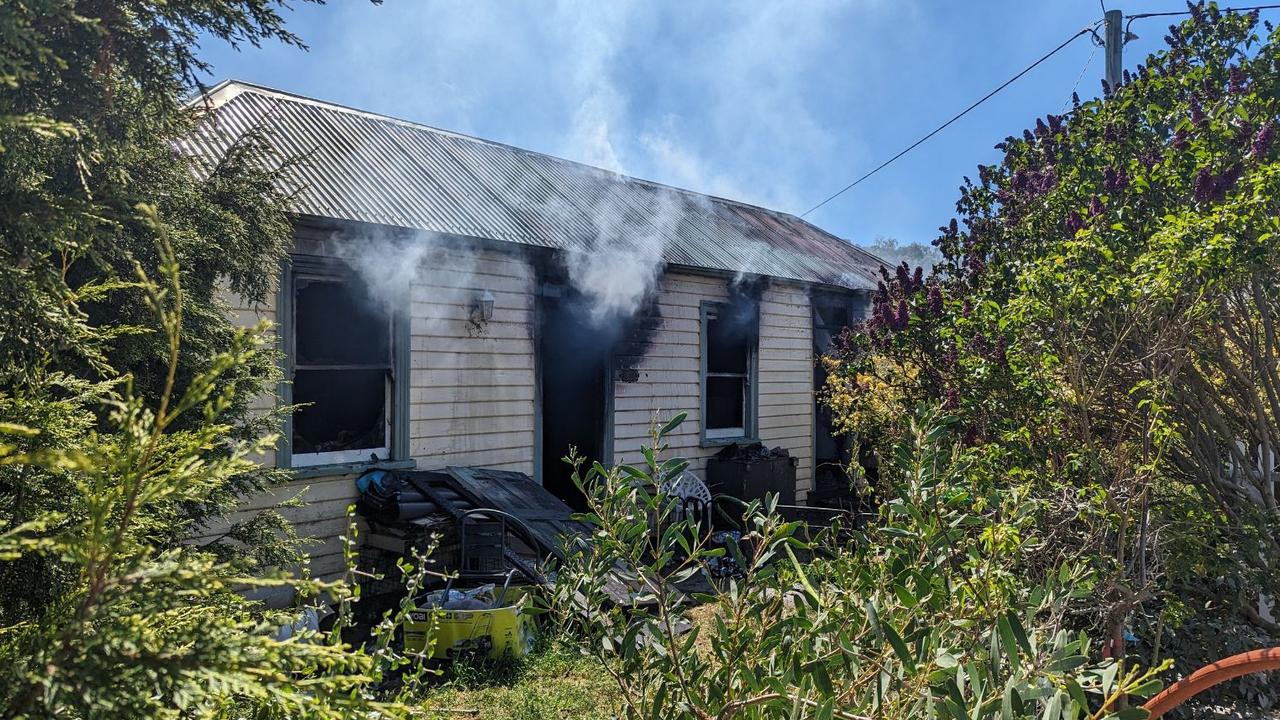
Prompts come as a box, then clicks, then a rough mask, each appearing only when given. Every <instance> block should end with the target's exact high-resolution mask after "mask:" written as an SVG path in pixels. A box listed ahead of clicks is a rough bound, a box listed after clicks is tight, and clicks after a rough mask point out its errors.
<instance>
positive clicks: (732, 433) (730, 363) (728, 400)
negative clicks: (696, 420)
mask: <svg viewBox="0 0 1280 720" xmlns="http://www.w3.org/2000/svg"><path fill="white" fill-rule="evenodd" d="M759 325H760V316H759V312H758V311H757V306H756V305H755V304H754V303H745V302H744V303H739V304H733V305H728V304H707V305H704V307H703V323H702V331H703V338H704V341H705V346H704V352H705V356H704V363H705V373H704V376H703V380H702V408H703V434H704V436H705V437H706V439H707V440H741V439H745V438H749V437H751V436H752V435H753V434H754V427H753V426H754V422H753V420H754V408H753V403H754V396H755V393H754V387H755V377H754V375H755V354H756V344H757V338H758V336H759Z"/></svg>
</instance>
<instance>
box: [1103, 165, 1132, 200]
mask: <svg viewBox="0 0 1280 720" xmlns="http://www.w3.org/2000/svg"><path fill="white" fill-rule="evenodd" d="M1127 187H1129V174H1128V173H1126V172H1125V171H1124V168H1120V169H1119V170H1117V169H1115V168H1107V169H1106V170H1103V171H1102V188H1103V189H1104V190H1106V191H1107V192H1108V193H1112V194H1114V193H1118V192H1122V191H1123V190H1124V189H1125V188H1127Z"/></svg>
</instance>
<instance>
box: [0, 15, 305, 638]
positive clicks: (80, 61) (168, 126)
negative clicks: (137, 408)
mask: <svg viewBox="0 0 1280 720" xmlns="http://www.w3.org/2000/svg"><path fill="white" fill-rule="evenodd" d="M276 6H277V4H276V3H275V2H272V1H270V0H239V1H229V2H215V3H205V2H177V3H174V2H167V3H154V2H129V3H92V2H65V1H63V0H36V1H34V2H19V3H5V4H4V6H3V7H0V35H2V36H3V37H4V38H5V39H6V41H5V43H4V44H3V46H2V47H0V81H2V84H3V89H0V199H2V200H0V238H2V240H3V242H2V244H0V302H2V303H3V308H4V312H3V315H2V319H0V339H2V342H0V416H2V417H3V419H4V420H7V421H10V422H17V423H20V424H23V425H26V426H28V427H31V428H35V429H39V430H41V431H42V432H41V434H40V435H39V438H40V440H39V442H41V443H49V444H52V445H56V446H57V447H63V448H69V447H76V446H78V445H79V444H81V443H82V442H83V441H84V440H85V438H86V437H87V434H88V433H91V432H92V431H94V430H96V429H99V428H100V426H101V423H102V421H103V420H104V410H103V408H104V407H105V406H104V405H103V402H104V401H114V400H115V399H116V398H117V397H118V393H119V392H120V390H121V382H122V381H123V379H124V378H128V383H129V385H130V387H131V389H132V392H134V393H136V394H137V395H138V396H139V397H141V398H143V399H145V400H147V401H149V402H150V403H151V404H152V405H153V406H154V405H155V403H156V402H157V400H158V399H159V397H160V396H161V394H162V392H163V391H164V388H165V385H166V381H167V379H168V378H167V372H168V362H169V355H168V349H167V340H166V339H165V337H164V334H163V333H161V332H159V331H158V328H157V327H156V325H155V323H156V319H155V316H154V314H153V312H152V311H151V310H150V309H149V308H148V307H147V305H146V303H145V302H144V300H145V298H144V296H143V291H142V288H141V286H140V285H139V284H138V282H137V276H136V274H135V267H136V265H137V264H140V265H141V266H142V267H144V268H154V267H157V266H158V265H159V256H158V254H157V249H156V248H157V247H159V243H158V239H159V238H160V237H163V238H164V239H165V242H166V243H167V244H168V245H169V246H170V247H172V248H173V253H174V256H175V258H176V260H177V262H178V264H179V267H180V268H181V272H182V275H183V277H182V284H183V288H184V294H185V297H186V302H185V308H184V316H183V323H182V326H181V333H182V341H183V353H182V354H181V355H180V356H179V358H178V367H177V370H176V375H175V377H174V389H175V391H177V392H179V393H180V392H182V390H183V389H184V388H185V387H187V385H188V384H189V383H190V382H191V381H192V379H193V378H194V377H196V376H197V375H200V374H201V373H204V372H206V371H207V370H208V369H209V367H210V364H211V363H212V362H213V359H214V358H215V357H217V356H218V355H219V354H222V353H225V352H227V351H229V350H230V349H232V348H233V347H234V346H235V343H236V342H238V341H237V340H236V337H237V335H236V332H235V328H234V327H233V326H232V324H231V322H230V321H229V317H228V314H227V309H226V306H225V303H224V302H223V301H222V300H221V299H220V293H221V292H222V290H223V289H224V288H225V289H230V290H232V291H234V292H237V293H240V294H241V295H243V296H245V297H246V298H248V299H250V300H262V299H263V298H265V296H266V294H267V293H268V292H270V278H271V277H273V276H274V274H275V272H274V268H275V267H277V265H278V263H279V262H280V261H281V259H282V257H283V253H284V249H285V248H286V246H287V243H288V242H289V239H290V226H289V223H288V219H287V217H286V215H285V213H284V198H283V197H281V195H280V193H279V192H278V191H276V190H275V189H274V187H273V185H272V182H271V180H272V176H271V173H270V172H268V171H266V169H265V168H266V167H268V166H267V165H265V164H264V163H263V162H261V159H262V158H261V155H260V152H261V150H262V147H261V146H259V145H257V144H255V143H254V142H253V140H252V139H251V140H250V141H249V142H247V143H245V144H244V145H242V146H240V147H239V148H237V150H236V151H235V152H232V153H230V154H229V155H228V157H227V158H226V159H225V160H224V161H223V162H222V163H221V164H220V165H219V166H217V167H216V168H213V169H211V170H204V171H201V169H198V168H196V167H195V166H194V165H193V163H192V162H191V161H190V160H188V159H187V158H184V157H183V156H181V155H180V154H179V153H177V152H176V151H175V149H174V144H173V143H174V141H175V140H176V139H178V138H180V137H182V136H183V134H184V133H186V132H187V131H188V130H189V129H190V128H191V127H192V124H193V123H194V122H196V121H197V119H198V117H199V116H200V114H201V113H202V112H203V110H202V108H200V107H198V106H192V105H189V104H188V103H187V101H186V100H185V99H184V98H185V97H186V96H187V95H189V94H190V93H191V92H192V91H193V90H194V89H196V88H198V74H199V73H200V72H201V71H203V70H205V69H206V68H205V66H204V65H203V63H201V61H200V60H199V59H198V58H197V57H196V56H195V55H194V50H195V47H196V40H197V38H198V37H199V36H200V35H201V34H205V35H208V36H211V37H214V38H218V39H221V40H224V41H227V42H230V43H232V44H237V43H242V42H249V43H258V42H261V41H263V40H273V39H274V40H279V41H282V42H285V43H289V44H294V45H297V44H299V41H298V39H297V38H296V37H294V36H293V35H291V34H290V33H288V32H287V31H286V30H284V27H283V24H282V21H281V18H280V17H279V15H278V14H277V13H276V11H275V7H276ZM144 204H145V205H146V206H147V207H148V208H150V210H149V211H147V212H142V211H140V210H139V208H140V207H141V206H142V205H144ZM274 368H275V361H274V358H273V357H272V355H271V353H270V352H259V353H256V354H254V355H253V356H251V357H246V358H245V360H244V361H243V362H241V363H237V364H236V365H235V366H234V367H233V368H229V369H228V370H227V371H226V372H225V373H223V374H221V375H220V376H219V380H218V381H219V382H220V383H223V384H224V385H226V386H227V387H234V388H235V391H234V392H232V393H230V394H228V395H227V396H226V402H227V405H228V406H227V407H226V408H225V411H224V413H225V414H224V418H225V419H226V420H227V425H228V427H229V432H230V433H232V434H233V435H234V436H236V437H238V438H240V439H249V438H256V437H258V436H261V435H262V434H263V433H264V432H266V431H268V429H269V427H270V422H271V418H252V417H251V416H250V414H249V412H248V406H249V402H250V400H251V399H252V398H253V397H254V396H255V395H257V394H259V393H261V392H263V391H269V389H270V388H271V387H272V383H274V377H275V376H274V372H275V369H274ZM179 422H183V423H185V422H197V421H196V420H195V419H194V418H190V417H184V418H183V419H182V420H180V421H179ZM280 477H281V476H280V474H279V473H276V472H274V471H269V470H263V469H259V468H249V467H245V468H243V469H242V472H240V473H238V474H237V475H236V476H234V477H231V478H228V481H227V482H226V483H225V484H223V485H221V486H220V487H218V488H217V489H216V491H215V492H213V493H211V494H210V495H209V496H208V497H207V498H205V502H201V503H190V502H178V503H175V504H173V505H171V506H168V507H165V508H163V510H162V511H161V510H160V509H159V508H157V509H156V511H157V512H158V513H159V512H162V513H163V515H164V521H163V522H155V523H154V525H153V528H152V532H153V535H152V538H151V540H152V541H153V542H155V543H156V544H157V545H158V546H161V547H165V548H170V549H173V548H176V547H178V545H179V544H180V543H181V541H182V540H183V539H184V538H185V537H187V536H188V535H189V534H190V531H191V530H192V529H193V528H194V526H195V525H196V524H198V523H201V522H205V521H207V520H208V519H210V518H212V517H216V516H218V515H219V514H220V513H221V512H223V511H224V510H225V509H226V508H228V507H229V506H230V504H231V503H232V502H234V500H235V498H236V496H237V495H238V494H239V493H240V492H243V491H245V490H248V489H252V488H257V487H261V486H262V485H264V484H267V483H270V482H274V481H276V480H278V479H280ZM80 511H81V509H80V508H79V507H77V505H76V502H75V494H74V492H73V488H72V486H71V485H70V484H69V483H68V481H67V479H66V478H64V477H61V476H59V475H58V474H49V473H47V472H44V471H42V470H39V469H35V468H25V467H9V468H6V469H5V470H4V471H3V472H0V528H12V527H15V526H18V525H21V524H22V523H24V522H27V521H30V520H33V519H35V518H37V517H39V516H41V515H43V514H46V513H49V512H57V513H61V514H63V515H65V516H67V517H76V516H77V514H78V513H79V512H80ZM282 532H283V533H284V535H283V536H280V535H279V533H282ZM280 537H283V542H282V541H281V539H280ZM228 540H233V541H240V542H247V543H248V544H249V546H250V549H251V551H252V552H250V553H247V554H246V553H244V552H243V549H241V550H240V551H238V552H235V553H233V552H231V551H228V553H227V554H228V556H230V555H232V554H238V555H241V556H246V555H247V557H249V558H252V559H253V560H256V561H259V562H261V563H275V562H281V561H283V560H285V559H287V558H288V557H289V556H290V555H291V553H292V550H291V547H290V545H291V543H290V541H289V537H288V529H287V526H286V525H285V524H284V523H282V522H281V521H280V519H279V518H278V517H275V516H273V515H272V514H271V513H265V514H263V515H262V516H260V517H259V518H258V519H257V520H256V521H253V522H249V523H245V524H243V525H240V526H238V527H237V528H235V529H234V532H233V533H232V535H231V536H230V537H229V538H228ZM70 582H74V581H73V579H72V574H69V573H67V572H66V571H64V570H63V569H61V568H60V565H59V563H58V562H57V561H56V560H54V559H51V558H49V557H38V556H24V557H23V558H20V559H18V560H16V561H14V562H11V563H6V564H5V565H4V566H2V567H0V597H2V598H3V602H0V608H3V609H2V610H0V621H4V622H15V621H19V620H30V619H33V618H35V617H38V615H39V613H40V612H41V611H42V610H43V609H44V608H45V607H47V606H48V604H49V603H50V602H52V601H53V600H55V599H56V598H58V597H61V596H62V595H63V594H64V593H65V592H67V591H68V586H67V583H70Z"/></svg>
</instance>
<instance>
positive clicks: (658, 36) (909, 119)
mask: <svg viewBox="0 0 1280 720" xmlns="http://www.w3.org/2000/svg"><path fill="white" fill-rule="evenodd" d="M1107 1H1108V3H1109V6H1110V7H1120V8H1121V9H1123V10H1124V11H1125V12H1126V13H1130V14H1133V13H1138V12H1152V11H1165V10H1178V9H1185V5H1184V4H1182V3H1181V2H1180V1H1179V0H1127V2H1125V3H1124V4H1123V5H1117V3H1116V0H1107ZM1101 15H1102V10H1101V8H1100V7H1099V2H1098V0H1021V1H1017V0H1011V1H995V0H991V1H987V0H977V1H974V2H953V1H949V0H844V1H837V0H804V1H799V2H797V1H791V2H769V1H764V0H761V1H758V2H734V3H721V2H709V1H706V2H700V1H696V0H695V1H690V0H683V1H677V0H636V1H634V2H628V1H622V0H619V1H618V2H612V1H607V0H589V1H577V0H560V1H554V0H546V1H542V2H534V1H533V0H501V1H499V0H492V1H487V0H465V1H464V0H456V1H450V2H445V1H443V0H387V1H386V2H385V4H383V5H373V4H371V3H368V2H365V1H364V0H331V2H330V4H328V5H324V6H312V5H303V6H301V7H298V8H297V9H295V10H294V11H293V12H290V13H287V18H288V25H289V28H290V29H291V30H292V31H294V32H295V33H297V34H299V35H300V36H301V37H302V38H303V40H304V41H305V42H306V43H307V44H308V45H309V46H310V50H309V51H308V52H302V51H299V50H296V49H293V48H286V47H281V46H276V45H268V46H264V47H263V48H261V49H254V48H242V49H241V50H240V51H239V52H237V51H234V50H231V49H229V48H227V47H226V46H224V45H221V44H218V43H216V42H212V41H211V42H208V43H206V45H205V47H204V48H203V49H202V57H204V58H205V59H207V60H208V61H210V62H211V63H212V64H213V66H214V69H213V75H212V77H211V79H213V80H220V79H224V78H236V79H240V80H247V81H251V82H257V83H261V84H264V85H269V86H272V87H276V88H279V89H282V90H287V91H290V92H295V93H299V94H302V95H308V96H312V97H316V98H320V99H324V100H330V101H333V102H338V103H341V104H344V105H351V106H354V107H358V108H362V109H365V110H369V111H373V112H378V113H384V114H387V115H392V116H395V117H400V118H404V119H407V120H413V121H417V122H421V123H425V124H428V125H432V126H436V127H441V128H447V129H450V130H455V131H458V132H464V133H468V134H472V135H477V136H480V137H483V138H488V139H491V140H496V141H499V142H504V143H509V144H512V145H517V146H520V147H524V148H529V149H531V150H537V151H540V152H546V153H551V154H554V155H560V156H562V157H567V158H570V159H574V160H579V161H582V162H588V163H591V164H594V165H600V166H603V167H608V168H610V169H614V170H619V171H622V172H625V173H627V174H630V175H636V176H639V177H643V178H648V179H651V180H656V181H659V182H665V183H670V184H672V185H677V186H680V187H686V188H690V189H693V190H698V191H702V192H708V193H712V194H716V195H722V196H726V197H732V198H736V199H740V200H745V201H748V202H754V203H758V204H761V205H765V206H768V207H772V208H776V209H779V210H784V211H788V212H795V213H800V212H803V211H804V210H806V209H808V208H809V207H811V206H813V205H814V204H816V203H817V202H818V201H820V200H821V199H823V198H824V197H826V196H827V195H829V194H831V193H832V192H834V191H836V190H838V189H839V188H841V187H843V186H844V185H846V184H848V183H849V182H850V181H852V180H853V179H854V178H856V177H858V176H860V175H862V174H863V173H864V172H866V171H867V170H870V169H871V168H873V167H875V166H876V165H878V164H879V163H880V162H881V161H883V160H884V159H887V158H888V157H889V156H891V155H893V154H894V153H896V152H897V151H898V150H900V149H901V148H902V147H905V146H906V145H907V144H909V143H911V142H912V141H914V140H915V139H916V138H918V137H919V136H921V135H923V134H924V133H926V132H928V131H929V130H931V129H932V128H933V127H935V126H937V125H938V124H940V123H941V122H942V121H944V120H945V119H947V118H949V117H950V116H951V115H953V114H955V113H956V112H957V111H959V110H960V109H962V108H963V107H965V106H967V105H968V104H970V103H971V102H973V101H974V100H976V99H978V98H979V97H981V96H982V95H984V94H986V93H987V92H988V91H990V90H991V89H993V88H994V87H996V86H997V85H999V84H1000V83H1001V82H1003V81H1004V80H1006V79H1007V78H1008V77H1010V76H1011V75H1012V74H1013V73H1015V72H1017V71H1018V70H1020V69H1022V68H1023V67H1025V66H1026V65H1028V64H1029V63H1031V62H1032V61H1033V60H1035V59H1036V58H1038V57H1039V56H1040V55H1042V54H1044V53H1045V52H1047V51H1048V50H1049V49H1051V48H1053V47H1054V46H1056V45H1057V44H1058V43H1060V42H1062V41H1063V40H1064V39H1066V38H1067V37H1068V36H1069V35H1071V34H1072V33H1074V32H1075V31H1077V30H1079V29H1080V28H1081V27H1083V26H1085V25H1086V24H1089V23H1092V22H1094V21H1096V20H1098V19H1100V18H1101ZM1168 22H1169V21H1168V19H1166V18H1154V19H1146V20H1138V21H1135V23H1134V25H1133V31H1134V32H1135V33H1137V34H1138V35H1139V36H1140V39H1138V40H1136V41H1134V42H1132V43H1130V45H1129V46H1128V47H1127V48H1126V50H1125V52H1126V66H1127V67H1130V68H1132V67H1133V66H1134V64H1136V63H1137V62H1139V61H1140V60H1141V59H1142V58H1144V57H1145V56H1146V54H1147V53H1148V52H1150V51H1151V50H1152V49H1154V48H1156V47H1158V46H1159V44H1160V43H1161V38H1162V37H1163V35H1164V33H1165V31H1166V27H1167V25H1168ZM1091 55H1092V59H1091V62H1089V61H1090V57H1091ZM1086 62H1089V65H1088V68H1087V69H1085V66H1086ZM1082 70H1083V71H1084V72H1083V77H1081V72H1082ZM1102 72H1103V53H1102V51H1101V50H1100V49H1098V50H1096V51H1095V48H1094V47H1093V45H1092V43H1091V42H1090V41H1089V39H1088V38H1081V39H1079V40H1077V41H1076V42H1075V43H1074V44H1073V45H1072V46H1071V47H1069V48H1067V49H1065V50H1064V51H1062V52H1061V53H1059V54H1058V55H1056V56H1055V57H1054V58H1053V59H1051V60H1050V61H1048V62H1046V63H1045V64H1043V65H1041V66H1040V67H1039V68H1037V69H1036V70H1034V71H1032V73H1031V74H1030V75H1028V76H1026V77H1024V78H1023V79H1022V80H1020V81H1018V83H1016V84H1014V85H1013V86H1011V87H1010V88H1008V89H1007V90H1005V91H1004V92H1003V93H1001V94H1000V95H997V96H996V97H995V98H993V99H992V100H991V101H989V102H988V103H986V104H985V105H983V106H982V107H980V108H979V109H977V110H975V111H974V112H973V113H971V114H970V115H968V116H967V117H965V118H964V119H962V120H960V121H959V122H958V123H956V124H955V125H953V126H951V127H950V128H948V129H947V130H945V131H943V133H942V134H940V135H938V136H936V137H934V138H933V139H932V140H930V141H929V142H928V143H926V144H925V145H923V146H921V147H920V148H918V149H916V150H915V151H914V152H913V153H911V154H909V155H908V156H906V157H904V158H903V159H901V160H899V161H898V162H897V163H895V164H894V165H892V166H890V167H889V168H887V169H885V170H883V171H881V173H879V174H878V175H876V176H875V177H873V178H871V179H870V180H868V181H866V182H864V183H862V184H861V185H859V186H858V187H856V188H854V189H853V190H851V191H850V192H849V193H846V194H845V195H844V196H842V197H840V198H838V199H836V200H834V201H832V202H831V203H830V204H828V205H827V206H826V207H824V208H822V209H820V210H818V211H817V212H815V213H814V214H812V215H810V216H809V218H808V219H809V220H811V221H813V222H815V223H817V224H818V225H820V226H822V227H824V228H826V229H828V230H830V231H832V232H834V233H836V234H838V235H841V236H842V237H846V238H848V239H850V240H853V241H855V242H860V243H869V242H871V241H872V240H874V239H875V238H876V237H881V236H883V237H893V238H897V239H898V240H899V241H901V242H904V243H906V242H912V241H921V242H927V241H928V240H930V239H932V237H933V236H934V234H935V231H936V228H937V227H938V226H939V225H941V224H943V223H945V222H946V221H947V220H948V219H949V218H950V217H951V216H952V214H953V213H954V202H955V198H956V188H957V187H958V185H959V183H960V181H961V177H962V176H963V175H966V174H973V172H974V168H975V166H976V165H977V164H978V163H989V162H993V161H994V160H996V159H997V153H996V151H995V150H994V149H993V148H992V146H993V145H994V144H995V143H996V142H998V141H999V140H1000V139H1002V138H1004V137H1005V136H1007V135H1010V134H1020V133H1021V131H1022V128H1024V127H1027V126H1029V125H1031V124H1033V123H1034V120H1035V118H1036V117H1037V116H1043V115H1045V114H1046V113H1050V112H1053V113H1058V112H1061V111H1062V110H1063V109H1064V106H1065V105H1066V103H1067V102H1068V100H1069V98H1070V95H1071V90H1072V88H1073V87H1074V86H1075V85H1076V82H1077V79H1079V92H1080V94H1081V96H1082V97H1090V96H1094V95H1096V94H1097V93H1098V90H1099V88H1100V85H1099V78H1100V77H1101V76H1102Z"/></svg>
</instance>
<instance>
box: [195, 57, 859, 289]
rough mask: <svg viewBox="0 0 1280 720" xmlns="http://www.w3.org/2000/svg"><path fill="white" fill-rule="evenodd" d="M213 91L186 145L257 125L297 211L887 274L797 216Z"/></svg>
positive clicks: (785, 267)
mask: <svg viewBox="0 0 1280 720" xmlns="http://www.w3.org/2000/svg"><path fill="white" fill-rule="evenodd" d="M208 97H209V99H210V100H211V102H212V104H213V106H214V108H215V110H214V113H213V115H212V116H211V117H209V118H207V119H206V120H205V121H202V122H201V123H200V124H199V126H198V128H197V130H196V132H195V133H194V134H193V135H192V136H191V137H189V138H187V139H186V140H184V141H183V142H181V143H179V144H178V146H179V149H180V150H182V151H183V152H186V153H189V154H191V155H195V156H197V157H199V158H201V160H202V161H204V163H205V164H206V165H205V166H206V167H210V166H212V164H213V163H216V162H217V161H218V160H219V159H220V158H221V157H222V156H223V155H224V154H225V153H226V152H227V150H228V148H229V147H231V145H232V144H233V143H234V142H236V140H237V139H238V138H240V137H242V136H243V135H244V134H245V133H247V132H250V131H251V130H257V131H258V132H260V133H261V134H262V136H263V137H264V138H265V139H266V141H267V142H268V144H269V145H270V146H271V147H272V148H273V149H274V150H275V152H276V153H277V154H278V156H279V158H281V159H283V158H290V159H291V160H290V162H289V164H288V166H287V169H286V170H285V171H284V172H282V173H281V174H280V179H279V180H278V182H279V186H280V189H281V190H282V191H284V192H285V193H286V194H288V195H289V196H290V197H291V203H292V208H291V209H292V210H293V211H294V212H296V213H298V214H299V215H310V216H315V217H320V218H332V219H335V220H348V221H355V222H365V223H374V224H379V225H390V226H395V227H400V228H409V229H418V230H426V231H431V232H440V233H448V234H453V235H462V236H469V237H479V238H488V239H491V240H497V241H502V242H513V243H521V244H525V245H536V246H540V247H547V248H555V249H559V250H564V251H566V252H592V251H594V250H596V249H598V248H600V247H616V246H619V245H620V246H622V247H627V246H631V245H634V246H640V245H641V244H646V243H650V244H656V245H660V246H661V248H662V257H663V259H664V260H665V261H666V262H668V263H671V264H675V265H683V266H687V267H695V268H706V269H710V270H720V271H726V272H732V273H749V274H755V275H768V276H772V277H778V278H784V279H792V280H801V281H806V282H814V283H823V284H829V285H839V286H843V287H848V288H853V289H871V288H874V287H875V283H876V280H877V277H878V268H879V265H880V261H879V260H878V259H877V258H875V257H874V256H872V255H871V254H869V253H867V252H866V251H864V250H862V249H861V248H858V247H856V246H855V245H853V244H852V243H850V242H848V241H845V240H843V239H841V238H839V237H836V236H835V235H832V234H830V233H828V232H825V231H823V230H821V229H820V228H818V227H816V226H814V225H812V224H810V223H808V222H805V221H804V220H802V219H800V218H798V217H796V216H794V215H789V214H786V213H780V212H775V211H773V210H768V209H765V208H761V207H757V206H754V205H748V204H745V203H739V202H735V201H732V200H726V199H723V198H717V197H712V196H709V195H702V194H699V193H695V192H690V191H687V190H680V189H677V188H672V187H669V186H666V185H661V184H658V183H653V182H648V181H645V180H639V179H636V178H630V177H626V176H623V175H618V174H617V173H612V172H609V171H606V170H601V169H599V168H594V167H591V166H588V165H583V164H580V163H575V162H571V161H568V160H563V159H560V158H556V157H552V156H549V155H542V154H539V153H534V152H530V151H527V150H521V149H519V148H514V147H511V146H508V145H502V144H499V143H494V142H489V141H485V140H480V139H477V138H472V137H467V136H465V135H459V134H457V133H452V132H447V131H444V130H438V129H435V128H431V127H427V126H424V125H418V124H415V123H409V122H405V121H402V120H396V119H394V118H389V117H383V116H379V115H374V114H372V113H367V112H363V111H360V110H354V109H351V108H346V107H342V106H340V105H334V104H331V103H324V102H320V101H317V100H312V99H309V98H304V97H299V96H296V95H290V94H288V93H284V92H280V91H278V90H272V89H270V88H263V87H260V86H256V85H250V84H247V83H241V82H225V83H222V84H220V85H218V86H217V87H215V88H213V89H212V90H211V91H210V93H209V96H208Z"/></svg>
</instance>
